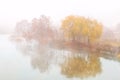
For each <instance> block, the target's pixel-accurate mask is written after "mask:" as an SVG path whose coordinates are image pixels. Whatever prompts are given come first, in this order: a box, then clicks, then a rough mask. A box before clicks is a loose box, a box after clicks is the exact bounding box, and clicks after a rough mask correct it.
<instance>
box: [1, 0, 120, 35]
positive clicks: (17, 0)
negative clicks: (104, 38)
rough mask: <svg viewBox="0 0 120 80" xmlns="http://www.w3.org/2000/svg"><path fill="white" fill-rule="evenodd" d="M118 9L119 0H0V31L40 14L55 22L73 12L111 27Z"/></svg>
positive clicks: (118, 16)
mask: <svg viewBox="0 0 120 80" xmlns="http://www.w3.org/2000/svg"><path fill="white" fill-rule="evenodd" d="M119 10H120V6H119V0H110V1H108V0H97V1H96V0H90V1H89V0H84V1H83V0H71V1H69V0H65V1H64V0H60V1H56V0H50V1H49V0H44V1H43V0H0V32H1V33H3V32H7V31H11V30H13V28H14V27H15V25H16V22H19V21H20V20H23V19H27V20H31V19H33V18H35V17H39V16H40V15H42V14H44V15H46V16H50V17H51V18H52V20H53V22H54V23H55V24H59V23H60V21H61V20H62V19H63V18H64V17H65V16H67V15H70V14H73V15H79V16H85V17H90V18H94V19H97V20H98V21H100V22H102V23H103V24H104V25H105V26H108V27H109V28H113V27H114V26H115V25H117V24H118V23H119V22H120V11H119ZM3 27H4V28H5V29H7V30H4V28H3ZM8 29H9V30H8Z"/></svg>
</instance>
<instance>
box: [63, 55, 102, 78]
mask: <svg viewBox="0 0 120 80" xmlns="http://www.w3.org/2000/svg"><path fill="white" fill-rule="evenodd" d="M100 72H101V63H100V59H99V58H98V57H97V56H95V55H88V56H85V57H83V56H82V57H81V56H76V57H75V56H74V55H73V56H72V57H69V58H67V59H66V60H65V62H64V63H63V64H61V73H62V74H64V75H66V76H67V77H80V78H85V77H90V76H93V77H94V76H96V74H98V73H100Z"/></svg>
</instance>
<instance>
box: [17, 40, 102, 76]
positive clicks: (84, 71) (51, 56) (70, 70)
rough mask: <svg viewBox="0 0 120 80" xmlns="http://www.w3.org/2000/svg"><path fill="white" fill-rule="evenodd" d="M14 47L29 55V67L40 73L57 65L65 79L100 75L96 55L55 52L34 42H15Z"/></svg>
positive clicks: (55, 50) (98, 60) (63, 51)
mask: <svg viewBox="0 0 120 80" xmlns="http://www.w3.org/2000/svg"><path fill="white" fill-rule="evenodd" d="M16 47H17V49H18V50H20V51H21V52H22V53H23V54H25V55H29V56H30V58H31V65H32V67H33V68H34V69H39V71H40V72H46V71H48V70H49V69H50V65H59V67H60V68H61V74H62V75H65V76H66V77H80V78H86V77H90V76H93V77H94V76H96V75H97V74H98V73H100V72H101V71H102V70H101V63H100V58H99V57H98V55H95V54H92V53H88V52H81V53H80V52H79V53H77V54H76V53H75V52H71V51H65V50H57V49H54V48H52V47H50V46H49V45H40V44H38V43H36V42H34V41H31V42H29V41H27V42H24V41H22V42H19V43H18V42H16Z"/></svg>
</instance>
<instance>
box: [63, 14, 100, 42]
mask: <svg viewBox="0 0 120 80" xmlns="http://www.w3.org/2000/svg"><path fill="white" fill-rule="evenodd" d="M61 30H62V31H63V33H64V36H65V37H66V38H69V39H72V40H76V39H77V40H79V39H80V38H86V37H87V38H88V39H89V40H90V41H94V40H96V39H97V38H99V37H100V35H101V33H102V24H100V23H98V22H97V21H96V20H92V19H88V18H85V17H81V16H73V15H71V16H67V17H66V18H65V19H64V20H63V21H62V25H61Z"/></svg>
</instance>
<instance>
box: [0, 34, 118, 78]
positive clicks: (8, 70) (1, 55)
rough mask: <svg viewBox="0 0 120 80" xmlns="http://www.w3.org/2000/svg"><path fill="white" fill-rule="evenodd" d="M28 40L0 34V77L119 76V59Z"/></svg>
mask: <svg viewBox="0 0 120 80" xmlns="http://www.w3.org/2000/svg"><path fill="white" fill-rule="evenodd" d="M33 42H34V41H33ZM29 43H30V42H29ZM29 43H26V42H22V43H21V42H18V43H14V42H11V41H10V40H9V36H8V35H0V80H120V62H119V61H114V60H112V59H105V58H103V57H99V56H96V55H92V54H87V53H85V52H81V54H73V53H70V52H69V51H65V50H56V49H52V48H49V47H41V46H40V45H37V43H35V42H34V44H36V45H33V44H29ZM83 53H84V54H83Z"/></svg>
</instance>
